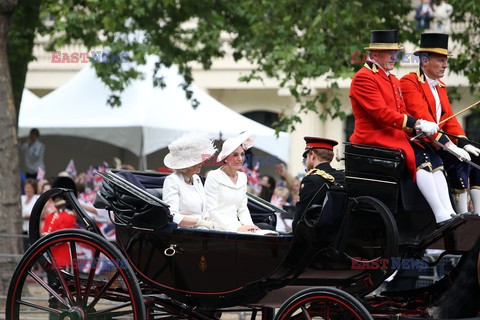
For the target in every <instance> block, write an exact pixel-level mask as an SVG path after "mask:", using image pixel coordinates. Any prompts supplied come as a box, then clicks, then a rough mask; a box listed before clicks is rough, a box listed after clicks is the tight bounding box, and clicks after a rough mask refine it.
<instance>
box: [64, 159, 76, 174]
mask: <svg viewBox="0 0 480 320" xmlns="http://www.w3.org/2000/svg"><path fill="white" fill-rule="evenodd" d="M65 171H66V172H67V173H68V174H69V175H70V176H71V177H74V178H75V177H76V176H77V169H76V168H75V162H73V159H70V162H68V165H67V168H66V169H65Z"/></svg>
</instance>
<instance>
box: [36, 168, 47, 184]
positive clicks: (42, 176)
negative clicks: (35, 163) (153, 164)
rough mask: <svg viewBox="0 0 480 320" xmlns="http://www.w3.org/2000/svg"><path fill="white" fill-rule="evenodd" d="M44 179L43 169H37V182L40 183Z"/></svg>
mask: <svg viewBox="0 0 480 320" xmlns="http://www.w3.org/2000/svg"><path fill="white" fill-rule="evenodd" d="M44 178H45V168H44V167H38V170H37V181H41V180H43V179H44Z"/></svg>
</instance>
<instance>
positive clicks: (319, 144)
mask: <svg viewBox="0 0 480 320" xmlns="http://www.w3.org/2000/svg"><path fill="white" fill-rule="evenodd" d="M307 148H310V149H328V150H332V151H333V145H331V144H329V143H325V142H310V143H307Z"/></svg>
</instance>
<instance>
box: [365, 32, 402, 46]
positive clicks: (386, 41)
mask: <svg viewBox="0 0 480 320" xmlns="http://www.w3.org/2000/svg"><path fill="white" fill-rule="evenodd" d="M365 50H403V46H402V45H401V44H400V43H398V30H372V31H370V45H369V46H368V47H366V48H365Z"/></svg>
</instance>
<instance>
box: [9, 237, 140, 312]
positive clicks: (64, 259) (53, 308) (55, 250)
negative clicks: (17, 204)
mask: <svg viewBox="0 0 480 320" xmlns="http://www.w3.org/2000/svg"><path fill="white" fill-rule="evenodd" d="M5 314H6V319H8V320H13V319H15V320H16V319H27V318H28V319H31V318H34V319H60V320H83V319H98V320H100V319H119V318H124V319H125V318H128V319H135V320H144V319H145V318H146V316H145V306H144V302H143V297H142V293H141V291H140V287H139V285H138V283H137V279H136V277H135V274H134V273H133V271H132V269H131V267H130V265H129V264H128V263H127V262H126V260H125V258H124V256H123V255H122V254H121V252H120V251H119V250H118V249H117V248H115V247H114V246H113V245H112V244H111V243H109V242H108V241H107V240H105V239H104V238H102V237H101V236H99V235H97V234H94V233H91V232H88V231H84V230H61V231H57V232H54V233H51V234H49V235H47V236H45V237H43V238H41V239H40V240H39V241H37V242H36V243H35V244H33V245H32V246H31V247H30V248H29V249H28V250H27V252H26V253H25V255H24V256H23V258H22V260H21V261H20V263H19V264H18V266H17V268H16V269H15V272H14V274H13V277H12V280H11V282H10V287H9V289H8V296H7V303H6V311H5Z"/></svg>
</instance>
